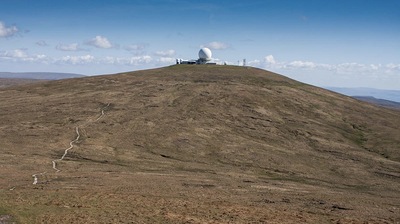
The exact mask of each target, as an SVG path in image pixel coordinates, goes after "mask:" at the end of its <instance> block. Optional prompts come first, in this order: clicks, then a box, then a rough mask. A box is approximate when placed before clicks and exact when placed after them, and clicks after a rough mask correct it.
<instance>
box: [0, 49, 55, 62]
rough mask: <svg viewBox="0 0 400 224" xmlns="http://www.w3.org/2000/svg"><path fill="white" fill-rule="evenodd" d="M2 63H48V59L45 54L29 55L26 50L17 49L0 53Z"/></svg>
mask: <svg viewBox="0 0 400 224" xmlns="http://www.w3.org/2000/svg"><path fill="white" fill-rule="evenodd" d="M0 61H13V62H43V63H47V62H48V57H47V56H46V55H44V54H36V55H28V53H27V52H26V50H24V49H15V50H11V51H0Z"/></svg>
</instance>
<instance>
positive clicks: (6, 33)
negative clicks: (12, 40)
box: [0, 21, 18, 37]
mask: <svg viewBox="0 0 400 224" xmlns="http://www.w3.org/2000/svg"><path fill="white" fill-rule="evenodd" d="M17 32H18V28H17V27H16V26H6V25H5V24H4V23H3V22H2V21H0V37H11V36H13V35H14V34H16V33H17Z"/></svg>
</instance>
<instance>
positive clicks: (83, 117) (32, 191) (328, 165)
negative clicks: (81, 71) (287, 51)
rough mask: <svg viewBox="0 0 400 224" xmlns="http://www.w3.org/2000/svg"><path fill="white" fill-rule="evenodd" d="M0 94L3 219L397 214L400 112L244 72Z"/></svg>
mask: <svg viewBox="0 0 400 224" xmlns="http://www.w3.org/2000/svg"><path fill="white" fill-rule="evenodd" d="M0 100H1V104H0V150H1V154H0V223H2V222H3V223H12V222H18V223H118V222H120V223H301V222H303V223H305V222H306V223H396V222H400V215H399V214H400V210H399V209H400V151H399V148H400V138H399V136H400V131H399V128H398V127H400V113H399V111H398V110H390V109H385V108H381V107H376V106H373V105H370V104H367V103H363V102H361V101H357V100H355V99H352V98H350V97H346V96H343V95H340V94H336V93H333V92H330V91H327V90H324V89H321V88H317V87H314V86H310V85H306V84H303V83H300V82H297V81H294V80H291V79H288V78H286V77H284V76H281V75H278V74H274V73H271V72H268V71H264V70H260V69H255V68H249V67H236V66H186V65H177V66H170V67H165V68H160V69H152V70H145V71H137V72H128V73H121V74H115V75H104V76H97V77H87V78H79V79H67V80H59V81H49V82H43V83H35V84H30V85H24V86H14V87H8V88H4V89H1V90H0ZM102 112H103V113H104V116H102V117H100V116H101V115H102ZM76 128H78V129H79V139H78V140H77V141H76V142H75V143H73V146H74V147H73V148H72V149H71V150H69V151H68V154H67V155H66V156H65V158H64V159H63V160H62V161H58V162H57V169H59V170H60V172H57V171H56V170H55V169H53V167H52V161H53V160H57V159H59V158H60V157H61V156H62V155H63V154H64V153H65V149H67V148H68V147H69V146H70V145H69V144H70V142H71V141H73V140H74V139H77V134H76V131H75V130H76ZM33 174H38V175H37V177H38V183H37V184H35V185H34V184H33V177H32V175H33Z"/></svg>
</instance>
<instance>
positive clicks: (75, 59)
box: [56, 55, 95, 65]
mask: <svg viewBox="0 0 400 224" xmlns="http://www.w3.org/2000/svg"><path fill="white" fill-rule="evenodd" d="M94 61H95V57H94V56H92V55H82V56H69V55H68V56H64V57H62V58H61V59H58V60H56V62H60V63H66V64H72V65H83V64H89V63H92V62H94Z"/></svg>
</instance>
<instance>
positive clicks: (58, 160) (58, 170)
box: [32, 103, 110, 185]
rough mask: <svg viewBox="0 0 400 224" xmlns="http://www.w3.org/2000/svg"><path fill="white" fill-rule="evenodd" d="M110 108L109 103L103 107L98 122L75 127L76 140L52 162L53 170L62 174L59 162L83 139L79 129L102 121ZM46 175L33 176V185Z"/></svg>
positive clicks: (89, 122)
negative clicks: (106, 110) (58, 166)
mask: <svg viewBox="0 0 400 224" xmlns="http://www.w3.org/2000/svg"><path fill="white" fill-rule="evenodd" d="M109 106H110V103H108V104H107V105H106V106H105V107H103V108H102V109H101V114H100V116H99V117H97V118H96V120H94V121H88V122H87V123H86V124H84V125H82V126H77V127H75V132H76V138H75V139H74V140H72V141H71V142H70V143H69V147H68V148H66V149H65V150H64V154H63V155H62V156H61V158H59V159H55V160H53V161H51V162H52V164H53V169H54V170H56V172H60V171H61V170H60V169H58V168H57V162H61V161H62V160H64V158H65V156H66V155H67V154H68V151H69V150H71V149H73V148H74V144H75V143H77V142H78V141H79V138H80V137H81V135H80V133H79V128H84V127H86V126H88V125H89V124H91V123H94V122H96V121H98V120H100V119H101V118H102V117H103V116H104V115H105V113H104V110H105V109H106V108H107V107H109ZM46 173H47V172H42V173H37V174H33V175H32V177H33V183H32V184H33V185H36V184H37V183H38V176H42V175H44V174H46Z"/></svg>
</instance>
